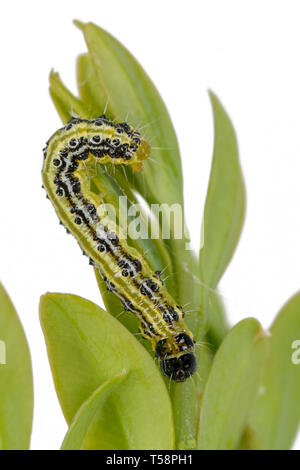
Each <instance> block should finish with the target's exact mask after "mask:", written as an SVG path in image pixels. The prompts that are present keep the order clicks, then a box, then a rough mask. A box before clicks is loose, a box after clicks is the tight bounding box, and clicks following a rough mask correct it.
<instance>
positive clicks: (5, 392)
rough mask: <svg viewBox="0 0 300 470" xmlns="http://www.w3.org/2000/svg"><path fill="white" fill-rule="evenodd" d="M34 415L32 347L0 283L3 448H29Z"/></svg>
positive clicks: (0, 430)
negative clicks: (29, 345)
mask: <svg viewBox="0 0 300 470" xmlns="http://www.w3.org/2000/svg"><path fill="white" fill-rule="evenodd" d="M32 415H33V382H32V369H31V359H30V353H29V348H28V344H27V341H26V337H25V334H24V330H23V328H22V325H21V323H20V320H19V318H18V315H17V313H16V311H15V309H14V306H13V304H12V302H11V300H10V298H9V297H8V295H7V293H6V291H5V290H4V288H3V286H2V284H1V283H0V449H2V450H24V449H28V448H29V445H30V435H31V427H32Z"/></svg>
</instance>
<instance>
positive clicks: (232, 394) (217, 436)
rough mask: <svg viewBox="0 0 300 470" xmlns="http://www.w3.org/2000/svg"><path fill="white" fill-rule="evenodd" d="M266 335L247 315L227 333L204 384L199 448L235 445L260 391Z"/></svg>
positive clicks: (233, 446)
mask: <svg viewBox="0 0 300 470" xmlns="http://www.w3.org/2000/svg"><path fill="white" fill-rule="evenodd" d="M266 347H267V337H266V335H265V334H264V333H263V331H262V330H261V326H260V324H259V323H258V322H257V321H256V320H255V319H253V318H247V319H245V320H242V321H241V322H239V323H238V324H237V325H235V326H234V327H233V328H232V330H230V332H229V333H228V335H227V336H226V338H225V339H224V341H223V343H222V344H221V346H220V348H219V350H218V351H217V353H216V356H215V358H214V361H213V364H212V368H211V371H210V375H209V378H208V381H207V383H206V386H205V390H204V395H203V402H202V409H201V415H200V428H199V442H198V447H199V449H214V450H219V449H235V448H236V447H237V445H238V443H239V441H240V438H241V435H242V433H243V430H244V427H245V424H246V421H247V418H248V416H249V412H250V408H251V405H252V404H253V401H254V399H255V395H256V393H257V389H258V385H259V380H260V378H261V373H262V370H263V366H264V364H265V358H266Z"/></svg>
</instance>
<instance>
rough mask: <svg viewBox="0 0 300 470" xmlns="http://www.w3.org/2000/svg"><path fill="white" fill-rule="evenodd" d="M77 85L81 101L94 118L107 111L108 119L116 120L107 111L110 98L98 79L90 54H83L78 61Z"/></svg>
mask: <svg viewBox="0 0 300 470" xmlns="http://www.w3.org/2000/svg"><path fill="white" fill-rule="evenodd" d="M77 84H78V91H79V96H80V99H81V101H82V102H83V103H85V105H86V106H88V108H89V110H90V111H91V114H93V116H101V114H103V113H104V111H105V113H106V116H107V117H109V118H110V119H113V118H114V116H112V114H110V112H109V109H106V104H107V103H108V102H107V98H108V97H107V96H106V92H105V90H104V89H103V88H102V87H101V83H100V82H99V80H98V78H97V75H96V73H95V70H94V66H93V62H92V60H91V58H90V56H89V54H81V55H80V56H79V57H78V59H77Z"/></svg>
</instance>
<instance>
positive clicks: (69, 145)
mask: <svg viewBox="0 0 300 470" xmlns="http://www.w3.org/2000/svg"><path fill="white" fill-rule="evenodd" d="M149 154H150V146H149V144H148V143H147V142H146V141H145V140H144V139H143V138H142V137H141V135H140V134H139V132H137V131H136V130H134V129H133V128H132V127H131V126H129V125H128V124H126V123H117V124H116V123H113V122H112V121H110V120H109V119H107V118H106V117H105V116H104V115H102V116H100V117H98V118H96V119H93V120H91V121H89V120H87V119H79V118H72V119H71V120H70V121H69V122H68V123H67V124H66V125H65V126H64V127H63V128H61V129H59V130H58V131H57V132H55V134H54V135H53V136H52V137H51V138H50V139H49V141H48V142H47V146H46V148H45V149H44V164H43V170H42V177H43V185H44V187H45V189H46V192H47V194H48V197H49V199H50V200H51V202H52V204H53V206H54V208H55V211H56V213H57V215H58V217H59V219H60V221H61V222H62V224H63V225H64V226H65V227H66V229H67V230H68V231H70V232H71V233H72V234H73V235H74V237H75V238H76V240H77V241H78V243H79V245H80V247H81V248H82V250H83V251H84V253H86V254H87V256H88V257H89V259H90V264H92V265H94V266H95V267H96V268H97V269H98V270H99V272H100V275H101V277H102V279H103V280H104V281H105V282H106V286H107V289H108V290H109V291H111V292H113V293H114V294H115V295H117V296H118V298H119V299H120V300H121V302H122V304H123V306H124V309H125V310H127V311H128V312H131V313H133V314H134V315H135V316H136V318H137V319H138V322H139V326H140V330H141V333H142V335H143V337H145V338H146V339H148V340H150V341H151V343H152V347H153V349H154V350H155V353H156V356H157V357H158V358H159V360H160V365H161V369H162V372H163V374H164V375H165V376H167V377H170V378H171V379H173V380H175V381H177V382H183V381H185V380H186V379H187V378H188V377H190V376H191V375H192V374H193V373H194V372H195V371H196V367H197V365H196V358H195V355H194V341H193V336H192V333H191V332H190V331H189V330H188V328H187V327H186V325H185V323H184V320H183V317H184V312H183V310H182V308H181V307H180V306H178V305H176V302H175V301H174V299H173V298H172V297H171V296H170V295H169V293H168V292H167V290H166V288H165V287H164V285H163V283H162V281H161V280H160V278H159V276H158V275H157V274H156V273H155V272H154V271H153V270H152V269H151V268H150V266H149V265H148V263H147V262H146V260H145V259H144V258H142V257H141V255H140V254H139V253H138V252H137V250H136V249H134V248H132V247H130V246H128V244H127V242H126V240H125V239H121V238H120V237H118V233H117V229H116V227H115V226H113V225H111V224H110V223H109V222H107V220H106V218H105V219H104V218H102V217H101V215H100V214H99V211H98V210H97V209H98V207H99V205H100V204H101V198H100V196H98V195H96V194H95V193H93V192H92V191H91V189H90V176H89V175H90V173H89V172H90V171H92V170H94V169H95V165H96V163H103V164H106V163H113V164H115V165H131V167H132V168H133V169H134V170H139V169H140V168H141V166H142V164H143V162H144V160H146V159H147V157H148V156H149Z"/></svg>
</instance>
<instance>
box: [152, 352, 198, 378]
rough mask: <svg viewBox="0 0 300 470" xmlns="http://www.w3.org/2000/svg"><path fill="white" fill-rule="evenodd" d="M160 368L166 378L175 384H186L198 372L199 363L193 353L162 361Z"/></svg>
mask: <svg viewBox="0 0 300 470" xmlns="http://www.w3.org/2000/svg"><path fill="white" fill-rule="evenodd" d="M160 367H161V370H162V373H163V374H164V375H165V376H166V377H170V378H171V379H172V380H175V382H184V381H185V380H186V379H188V378H189V377H190V376H191V375H193V374H194V373H195V372H196V369H197V361H196V357H195V355H194V354H193V353H187V354H183V355H182V356H179V357H171V358H169V359H161V361H160Z"/></svg>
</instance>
